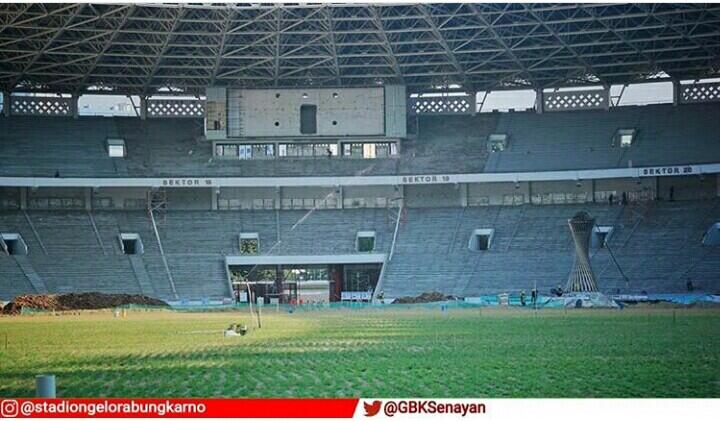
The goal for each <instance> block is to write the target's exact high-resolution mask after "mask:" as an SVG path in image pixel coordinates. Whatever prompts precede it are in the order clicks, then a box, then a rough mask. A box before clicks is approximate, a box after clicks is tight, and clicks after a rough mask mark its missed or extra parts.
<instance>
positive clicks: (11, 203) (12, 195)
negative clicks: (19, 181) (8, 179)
mask: <svg viewBox="0 0 720 421" xmlns="http://www.w3.org/2000/svg"><path fill="white" fill-rule="evenodd" d="M19 208H20V189H19V188H17V187H0V209H19Z"/></svg>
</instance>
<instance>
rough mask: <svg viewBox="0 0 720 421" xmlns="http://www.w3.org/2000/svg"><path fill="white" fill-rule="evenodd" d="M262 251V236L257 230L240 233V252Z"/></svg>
mask: <svg viewBox="0 0 720 421" xmlns="http://www.w3.org/2000/svg"><path fill="white" fill-rule="evenodd" d="M259 252H260V236H259V235H258V233H256V232H242V233H240V254H258V253H259Z"/></svg>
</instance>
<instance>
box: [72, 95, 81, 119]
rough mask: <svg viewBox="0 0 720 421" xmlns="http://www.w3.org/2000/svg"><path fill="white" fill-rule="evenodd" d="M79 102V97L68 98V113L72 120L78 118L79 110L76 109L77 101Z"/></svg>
mask: <svg viewBox="0 0 720 421" xmlns="http://www.w3.org/2000/svg"><path fill="white" fill-rule="evenodd" d="M79 100H80V95H76V94H73V96H72V97H71V98H70V112H71V113H72V116H73V118H78V117H80V110H79V107H78V101H79Z"/></svg>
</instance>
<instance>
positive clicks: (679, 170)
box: [640, 165, 695, 177]
mask: <svg viewBox="0 0 720 421" xmlns="http://www.w3.org/2000/svg"><path fill="white" fill-rule="evenodd" d="M694 172H695V170H694V168H693V167H692V166H691V165H671V166H667V167H650V168H642V170H641V173H640V176H642V177H656V176H663V175H690V174H693V173H694Z"/></svg>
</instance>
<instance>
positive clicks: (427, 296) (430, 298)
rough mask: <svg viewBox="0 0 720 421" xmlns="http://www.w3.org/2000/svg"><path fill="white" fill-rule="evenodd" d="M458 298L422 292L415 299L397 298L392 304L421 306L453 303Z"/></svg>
mask: <svg viewBox="0 0 720 421" xmlns="http://www.w3.org/2000/svg"><path fill="white" fill-rule="evenodd" d="M458 299H459V298H458V297H455V296H453V295H444V294H441V293H439V292H423V293H422V294H420V295H418V296H417V297H399V298H396V299H395V300H394V301H393V302H392V303H393V304H422V303H435V302H438V301H455V300H458Z"/></svg>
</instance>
